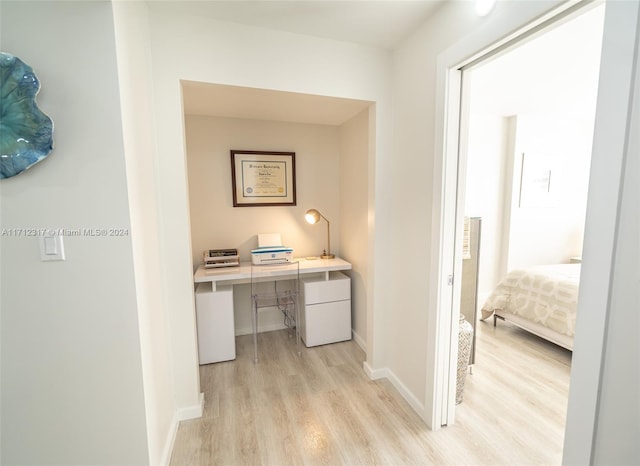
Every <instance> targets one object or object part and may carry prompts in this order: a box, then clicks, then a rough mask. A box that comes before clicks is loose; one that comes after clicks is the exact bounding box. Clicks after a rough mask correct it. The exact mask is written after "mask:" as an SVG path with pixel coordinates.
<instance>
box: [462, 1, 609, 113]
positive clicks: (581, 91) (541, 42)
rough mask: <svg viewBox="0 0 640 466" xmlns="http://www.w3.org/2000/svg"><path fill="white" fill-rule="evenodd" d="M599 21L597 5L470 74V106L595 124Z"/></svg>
mask: <svg viewBox="0 0 640 466" xmlns="http://www.w3.org/2000/svg"><path fill="white" fill-rule="evenodd" d="M603 21H604V5H600V6H598V7H596V8H592V9H591V10H590V11H587V12H586V13H584V14H582V15H580V16H578V17H576V18H575V19H572V20H571V21H568V22H564V23H562V24H560V25H558V26H557V27H555V28H552V29H551V30H549V31H546V32H545V33H544V34H542V35H540V36H538V37H536V38H534V39H532V40H530V41H528V42H526V43H524V44H522V45H520V46H519V47H517V48H515V49H512V50H510V51H509V52H508V53H506V54H504V55H501V56H499V57H497V58H496V59H494V60H493V61H490V62H488V63H486V64H482V65H480V66H479V67H478V68H477V69H473V70H471V71H470V72H469V76H470V77H471V79H470V82H471V86H472V91H471V92H472V96H473V97H472V102H471V103H472V105H473V106H474V108H478V109H480V108H481V109H483V111H485V112H488V113H491V114H494V115H517V114H527V113H528V114H550V113H556V114H560V115H564V116H565V117H567V118H576V119H582V118H584V119H591V118H593V113H594V111H595V104H596V98H597V83H598V75H599V69H600V49H601V44H602V25H603Z"/></svg>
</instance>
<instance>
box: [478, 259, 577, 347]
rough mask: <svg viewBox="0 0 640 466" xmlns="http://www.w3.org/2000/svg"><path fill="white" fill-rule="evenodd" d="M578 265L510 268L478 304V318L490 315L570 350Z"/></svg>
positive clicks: (484, 318) (573, 324) (574, 316)
mask: <svg viewBox="0 0 640 466" xmlns="http://www.w3.org/2000/svg"><path fill="white" fill-rule="evenodd" d="M579 282H580V264H557V265H541V266H536V267H530V268H527V269H519V270H513V271H511V272H509V273H508V274H507V275H506V276H505V277H504V278H503V279H502V280H501V281H500V283H498V285H497V287H496V289H495V290H494V291H493V292H492V293H491V295H490V296H489V298H487V300H486V301H485V303H484V305H483V306H482V317H481V320H486V319H488V318H489V317H491V316H493V319H494V320H493V324H494V325H496V323H497V320H498V319H500V320H505V321H508V322H511V323H513V324H515V325H517V326H518V327H521V328H523V329H524V330H527V331H529V332H531V333H533V334H535V335H538V336H539V337H542V338H544V339H546V340H549V341H551V342H553V343H555V344H557V345H560V346H562V347H564V348H567V349H569V350H573V335H574V332H575V325H576V307H577V302H578V286H579Z"/></svg>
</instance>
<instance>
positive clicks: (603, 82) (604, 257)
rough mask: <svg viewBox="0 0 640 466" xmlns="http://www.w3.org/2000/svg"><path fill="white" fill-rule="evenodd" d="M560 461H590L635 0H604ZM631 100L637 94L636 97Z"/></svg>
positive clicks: (637, 25) (637, 24) (637, 23)
mask: <svg viewBox="0 0 640 466" xmlns="http://www.w3.org/2000/svg"><path fill="white" fill-rule="evenodd" d="M605 8H606V10H605V22H604V29H603V43H602V55H601V57H602V58H601V62H600V79H599V84H598V101H597V106H596V123H595V129H594V136H593V152H592V156H591V179H590V181H589V195H588V200H587V218H586V225H585V238H584V247H583V254H582V258H583V261H582V270H581V273H580V291H579V293H578V318H577V320H576V335H575V340H574V355H573V359H572V362H571V384H570V388H569V404H568V408H567V423H566V432H565V439H564V450H563V459H562V462H563V464H567V465H574V464H575V465H578V464H592V463H593V460H594V446H595V443H596V429H597V422H598V411H599V404H600V388H601V387H600V383H601V380H602V364H603V359H604V352H605V349H604V348H605V342H606V338H607V319H608V316H609V312H610V304H611V302H610V300H611V280H612V277H613V268H614V266H615V264H614V256H615V248H616V237H617V230H618V222H619V219H618V215H619V209H620V207H619V206H620V201H621V198H622V193H621V187H622V177H623V164H624V158H625V153H626V151H627V150H628V147H627V146H626V142H627V135H628V132H629V131H630V118H631V113H632V110H631V108H630V107H631V105H632V103H633V100H632V99H633V81H632V79H633V77H634V67H635V68H637V63H636V60H637V55H636V54H637V51H636V49H635V47H636V46H637V45H636V44H637V40H638V33H639V30H640V16H639V15H640V11H639V10H640V8H639V4H638V2H607V3H606V7H605ZM635 98H636V99H637V96H636V97H635Z"/></svg>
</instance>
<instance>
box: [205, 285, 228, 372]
mask: <svg viewBox="0 0 640 466" xmlns="http://www.w3.org/2000/svg"><path fill="white" fill-rule="evenodd" d="M196 318H197V327H198V357H199V359H200V364H209V363H212V362H220V361H229V360H231V359H235V358H236V337H235V328H234V320H233V288H232V287H231V285H226V286H218V287H217V289H216V291H213V290H212V286H211V283H199V284H198V286H197V287H196Z"/></svg>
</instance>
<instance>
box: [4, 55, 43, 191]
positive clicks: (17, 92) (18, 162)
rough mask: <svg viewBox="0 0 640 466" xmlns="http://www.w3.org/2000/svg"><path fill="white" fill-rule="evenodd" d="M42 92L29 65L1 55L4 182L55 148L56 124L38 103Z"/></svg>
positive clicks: (11, 56) (10, 56)
mask: <svg viewBox="0 0 640 466" xmlns="http://www.w3.org/2000/svg"><path fill="white" fill-rule="evenodd" d="M39 90H40V82H39V81H38V78H37V77H36V75H35V73H34V72H33V69H32V68H31V67H30V66H29V65H27V64H25V63H24V62H23V61H22V60H20V59H19V58H18V57H15V56H13V55H11V54H8V53H4V52H0V179H2V178H9V177H12V176H15V175H17V174H19V173H22V172H23V171H25V170H26V169H27V168H29V167H32V166H33V165H34V164H36V163H38V162H40V161H41V160H43V159H44V158H45V157H46V156H47V155H49V153H50V152H51V149H53V121H52V120H51V118H49V117H48V116H47V115H45V114H44V113H43V112H42V110H40V109H39V108H38V105H37V104H36V95H37V94H38V91H39Z"/></svg>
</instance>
